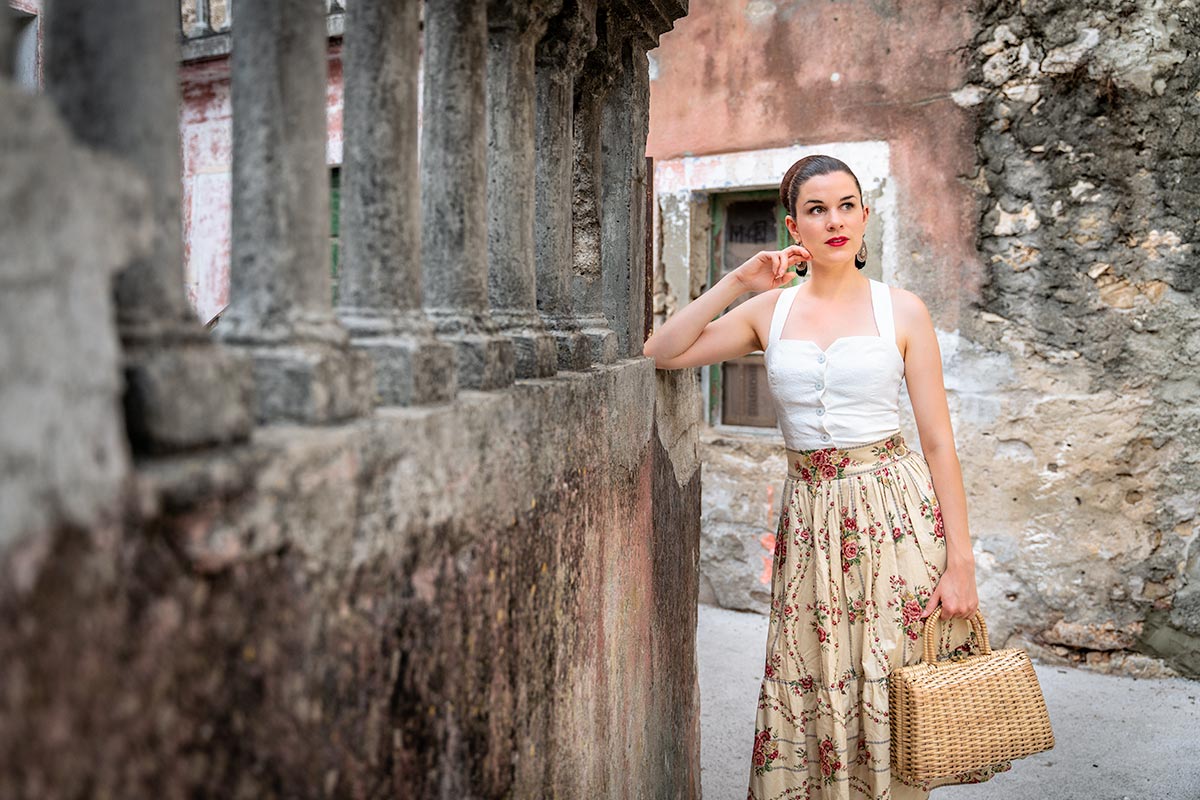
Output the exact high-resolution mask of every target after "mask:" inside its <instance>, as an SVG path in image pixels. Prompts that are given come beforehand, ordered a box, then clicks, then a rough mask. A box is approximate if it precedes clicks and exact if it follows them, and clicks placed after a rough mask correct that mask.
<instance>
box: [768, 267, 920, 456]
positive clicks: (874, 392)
mask: <svg viewBox="0 0 1200 800" xmlns="http://www.w3.org/2000/svg"><path fill="white" fill-rule="evenodd" d="M868 280H870V281H871V310H872V312H873V314H874V316H875V325H876V327H877V328H878V329H879V335H878V336H839V337H838V338H837V339H834V340H833V342H832V343H830V345H829V347H827V348H826V349H825V350H822V349H821V348H820V347H818V346H817V343H816V342H813V341H810V340H808V339H781V338H779V334H780V333H781V332H782V331H783V324H784V321H785V320H786V319H787V317H788V313H789V312H790V311H791V309H792V303H793V302H794V301H795V299H796V292H797V291H798V290H799V289H800V287H799V285H797V286H789V287H787V288H786V289H784V290H783V291H781V292H780V293H779V297H778V299H777V300H776V301H775V313H774V314H773V315H772V317H771V332H770V335H769V337H768V339H767V349H766V350H764V351H763V361H764V362H765V364H766V368H767V385H768V386H769V387H770V390H771V396H772V398H773V399H774V401H775V410H776V413H777V415H778V417H779V427H780V429H781V430H782V431H783V441H784V445H785V446H786V447H787V448H788V449H791V450H811V449H816V448H821V447H852V446H854V445H859V444H866V443H868V442H875V441H878V440H880V439H883V438H885V437H887V436H889V435H890V434H892V433H894V432H896V431H898V430H900V381H901V380H903V378H904V357H903V356H902V355H900V348H899V346H898V345H897V344H896V322H895V319H894V317H893V316H892V295H891V292H890V291H889V290H888V287H887V284H885V283H881V282H880V281H877V280H875V279H874V278H868Z"/></svg>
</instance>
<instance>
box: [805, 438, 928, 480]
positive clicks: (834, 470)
mask: <svg viewBox="0 0 1200 800" xmlns="http://www.w3.org/2000/svg"><path fill="white" fill-rule="evenodd" d="M785 450H786V452H787V460H788V477H789V478H793V479H796V480H801V481H804V482H805V483H820V482H821V481H832V480H837V479H838V478H845V477H847V476H849V475H859V474H861V473H864V472H872V471H874V470H876V469H878V468H879V467H881V466H885V465H887V464H888V463H891V462H895V461H899V460H900V459H902V458H904V457H905V456H907V455H909V454H910V453H912V452H913V450H912V448H910V447H909V446H908V444H907V443H906V442H905V441H904V436H903V435H902V434H901V432H900V431H896V432H895V433H893V434H892V435H890V436H885V437H884V438H882V439H880V440H878V441H875V442H866V443H865V444H856V445H853V446H852V447H822V448H820V449H814V450H792V449H791V448H785Z"/></svg>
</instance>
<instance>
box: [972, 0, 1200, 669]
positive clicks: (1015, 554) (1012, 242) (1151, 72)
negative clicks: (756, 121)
mask: <svg viewBox="0 0 1200 800" xmlns="http://www.w3.org/2000/svg"><path fill="white" fill-rule="evenodd" d="M979 23H980V27H979V31H978V33H977V34H976V35H975V36H974V38H973V40H972V50H973V63H972V67H971V72H970V76H969V80H970V82H969V84H968V85H967V86H965V87H964V89H963V90H962V96H963V97H964V98H967V99H968V101H969V102H971V103H972V104H973V105H972V108H974V109H975V110H976V113H977V114H978V117H977V119H978V136H977V140H978V153H979V169H978V171H977V173H976V174H975V181H976V185H977V187H978V191H979V194H980V203H979V217H978V225H979V246H980V255H981V258H982V264H981V274H980V277H981V280H980V287H979V296H978V299H977V300H975V302H974V304H973V312H972V313H971V314H967V315H964V316H963V326H962V334H963V342H962V344H963V347H962V348H961V350H960V354H959V358H960V359H961V361H960V364H961V366H960V367H959V370H960V372H962V373H964V374H967V375H973V376H974V377H973V378H966V379H967V380H970V381H974V382H976V383H977V385H979V386H980V387H981V388H982V386H985V385H986V386H987V390H988V391H987V396H986V397H984V396H982V395H981V394H977V395H976V404H977V405H976V409H977V410H976V412H975V413H973V414H972V416H973V417H974V418H975V419H976V420H979V421H980V422H982V423H984V426H986V431H987V434H988V436H987V438H983V437H979V438H974V437H971V438H968V439H967V440H966V441H965V442H964V445H965V446H966V448H967V450H968V452H969V454H970V455H969V456H968V458H969V459H970V463H971V464H973V465H974V468H973V469H972V486H971V489H972V494H973V496H974V498H975V502H974V508H975V511H974V516H975V518H976V519H986V520H989V529H987V530H985V531H981V532H980V539H981V541H980V545H979V547H980V549H981V550H982V552H983V553H984V554H985V555H986V557H987V561H986V562H985V563H981V567H983V568H984V569H986V570H987V572H988V574H989V575H990V576H991V577H990V578H989V584H990V585H989V587H988V588H989V594H991V595H992V596H998V595H1000V593H1001V592H1003V593H1004V596H1006V597H1009V598H1011V599H1012V601H1013V606H1012V609H1013V610H1012V612H1011V613H1012V617H1011V620H1012V622H1013V623H1014V624H1017V625H1019V626H1021V627H1023V628H1025V629H1026V630H1028V631H1029V632H1030V633H1031V634H1032V637H1033V638H1034V639H1035V640H1036V641H1037V642H1040V643H1044V644H1045V645H1047V646H1049V647H1050V648H1052V649H1053V651H1054V652H1056V653H1059V654H1061V655H1064V656H1068V657H1071V658H1073V659H1078V658H1083V659H1085V660H1086V662H1087V663H1088V664H1090V665H1093V666H1096V667H1097V668H1100V669H1109V668H1112V669H1120V668H1127V669H1129V670H1133V671H1137V670H1140V669H1142V668H1143V666H1145V665H1148V664H1149V665H1152V664H1153V662H1151V661H1148V660H1147V659H1145V658H1143V657H1141V656H1140V655H1137V654H1153V655H1159V656H1162V657H1164V658H1166V659H1167V661H1168V662H1169V663H1170V664H1172V665H1174V666H1175V667H1176V668H1178V669H1181V670H1183V671H1185V672H1187V673H1189V674H1192V675H1196V674H1200V638H1198V637H1200V542H1198V541H1197V533H1198V532H1200V520H1198V519H1197V505H1198V503H1200V477H1198V472H1197V469H1196V467H1197V460H1198V455H1197V453H1200V434H1198V431H1200V426H1198V424H1197V423H1198V422H1200V418H1198V416H1197V413H1198V412H1197V399H1200V382H1198V379H1197V375H1198V374H1200V373H1198V372H1197V370H1196V364H1197V360H1198V359H1200V304H1198V303H1197V299H1196V292H1197V285H1198V284H1197V274H1198V273H1197V263H1196V259H1197V253H1196V249H1195V245H1194V242H1195V241H1196V237H1197V233H1198V228H1197V225H1198V224H1200V175H1198V174H1197V172H1196V170H1195V164H1196V163H1197V157H1200V123H1198V122H1197V119H1196V114H1195V108H1196V102H1197V98H1198V97H1200V95H1198V94H1197V89H1198V85H1200V68H1197V66H1196V60H1195V55H1196V53H1197V52H1198V51H1200V14H1198V13H1197V9H1196V7H1195V4H1194V3H1158V2H1151V1H1150V0H1129V1H1127V2H1117V3H1084V4H1069V3H1055V2H1034V3H1025V4H1022V5H1021V7H1020V9H1019V10H1018V9H1017V8H1016V7H1014V6H1012V4H1008V3H985V4H984V6H983V8H982V9H981V14H980V18H979ZM984 376H986V378H985V377H984ZM1146 668H1147V669H1152V668H1153V667H1152V666H1147V667H1146Z"/></svg>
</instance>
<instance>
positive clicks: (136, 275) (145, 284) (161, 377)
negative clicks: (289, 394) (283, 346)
mask: <svg viewBox="0 0 1200 800" xmlns="http://www.w3.org/2000/svg"><path fill="white" fill-rule="evenodd" d="M44 12H45V13H44V14H43V20H44V22H45V26H46V27H45V34H44V36H45V57H44V70H45V80H46V85H47V92H48V94H49V95H50V96H51V97H52V98H53V100H54V102H55V104H56V105H57V106H58V108H59V110H60V111H61V113H62V115H63V117H64V118H65V119H66V121H67V124H68V125H69V126H70V127H71V129H72V131H73V132H74V134H75V135H76V137H78V138H79V139H80V140H81V141H83V142H85V143H86V144H88V145H90V146H92V147H94V148H96V149H98V150H101V151H105V152H108V153H112V154H114V155H116V156H118V157H120V158H122V159H124V160H125V161H126V162H127V163H128V164H129V166H130V168H131V169H133V170H136V171H137V172H138V173H140V174H141V176H142V177H144V178H145V179H146V181H147V185H148V189H149V192H150V196H151V198H152V204H153V209H154V245H153V250H152V253H151V255H150V256H149V257H148V258H145V259H142V260H139V261H136V262H134V263H132V264H130V265H129V266H128V267H126V268H125V269H124V270H123V271H122V272H121V273H120V274H119V275H118V276H117V280H116V292H115V294H116V303H117V325H118V329H119V332H120V336H121V341H122V345H123V351H124V352H123V357H124V364H123V368H124V373H125V382H126V387H125V395H124V403H125V416H126V425H127V429H128V435H129V437H130V441H131V444H132V446H133V448H134V450H135V452H141V453H161V452H171V451H177V450H183V449H190V448H195V447H199V446H205V445H215V444H220V443H224V442H229V441H234V440H237V439H240V438H244V437H245V436H247V435H248V434H249V431H250V429H251V427H252V424H253V420H252V417H251V415H250V402H251V401H250V383H249V373H248V365H247V364H245V363H244V362H243V361H242V360H240V359H238V358H236V357H235V355H234V354H232V353H230V352H227V351H225V350H223V349H222V348H219V347H217V346H215V345H214V344H213V343H212V342H211V340H210V339H209V337H208V335H207V334H206V333H205V331H204V330H203V327H202V326H201V325H200V323H199V320H197V319H196V317H195V315H194V313H193V312H192V310H191V308H190V307H189V306H188V303H187V298H186V295H185V290H184V277H183V256H182V253H183V245H182V230H181V229H182V223H181V212H180V202H181V195H182V191H183V190H182V178H181V165H180V145H179V80H178V72H179V39H178V25H179V12H178V10H177V9H175V8H174V7H172V6H171V4H169V3H163V2H161V1H160V0H127V2H123V3H118V4H115V5H114V4H108V3H96V2H95V1H94V0H48V2H47V3H46V7H45V9H44Z"/></svg>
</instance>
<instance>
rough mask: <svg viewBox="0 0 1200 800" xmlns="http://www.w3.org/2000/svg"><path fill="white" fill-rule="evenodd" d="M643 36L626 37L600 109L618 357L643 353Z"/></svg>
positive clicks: (605, 237) (611, 317)
mask: <svg viewBox="0 0 1200 800" xmlns="http://www.w3.org/2000/svg"><path fill="white" fill-rule="evenodd" d="M647 45H648V42H647V40H646V39H645V37H644V35H643V34H641V32H640V31H635V32H634V33H632V34H631V36H630V38H629V39H627V40H626V42H625V44H624V46H623V48H622V52H621V66H620V73H619V75H618V76H617V77H616V83H615V85H614V87H613V89H612V90H611V91H610V92H609V93H608V95H607V97H606V100H605V103H604V106H603V110H602V112H601V135H602V138H603V144H602V146H601V149H602V153H603V155H602V162H603V163H602V166H601V170H600V174H601V180H602V187H601V191H600V197H601V202H600V234H601V239H602V243H601V246H600V252H601V261H602V267H601V273H602V275H603V284H604V315H605V317H606V318H607V319H608V321H609V324H610V325H611V327H612V329H613V331H615V332H616V334H617V342H618V347H617V349H618V353H619V356H620V357H621V358H632V357H635V356H640V355H641V354H642V345H643V343H644V342H643V340H642V331H643V329H644V326H645V316H646V246H645V245H646V158H645V155H646V137H647V136H648V135H649V121H650V75H649V63H648V61H647V60H646V48H647Z"/></svg>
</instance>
